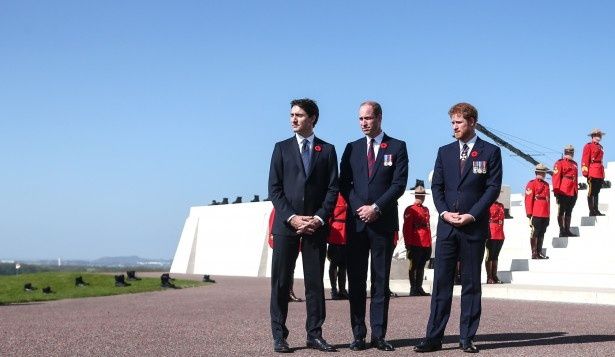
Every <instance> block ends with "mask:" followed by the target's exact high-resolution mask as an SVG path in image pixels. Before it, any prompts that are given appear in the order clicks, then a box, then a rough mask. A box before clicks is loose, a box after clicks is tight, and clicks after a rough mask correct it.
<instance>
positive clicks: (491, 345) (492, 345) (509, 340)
mask: <svg viewBox="0 0 615 357" xmlns="http://www.w3.org/2000/svg"><path fill="white" fill-rule="evenodd" d="M421 340H422V338H409V339H398V340H390V341H389V342H391V343H392V344H393V346H395V347H411V346H415V345H417V344H418V343H419V342H420V341H421ZM611 341H615V335H571V336H569V335H568V333H566V332H527V333H497V334H480V335H478V336H476V341H475V342H476V345H477V346H478V347H479V348H480V349H481V350H492V349H498V348H509V347H529V346H548V345H568V344H579V343H596V342H611ZM442 343H443V344H454V345H456V344H457V343H459V335H453V336H450V335H449V336H444V338H443V339H442ZM345 346H348V345H340V346H339V347H341V348H343V347H345ZM336 347H338V346H336ZM443 349H444V350H447V349H449V348H446V346H444V348H443Z"/></svg>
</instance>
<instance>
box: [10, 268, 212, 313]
mask: <svg viewBox="0 0 615 357" xmlns="http://www.w3.org/2000/svg"><path fill="white" fill-rule="evenodd" d="M78 276H83V280H84V281H85V282H86V283H89V284H90V285H88V286H85V287H76V286H75V278H76V277H78ZM137 276H139V274H138V273H137ZM126 282H127V283H129V284H131V286H127V287H116V286H115V279H114V277H113V275H110V274H92V273H73V272H70V273H58V272H46V273H33V274H23V275H18V276H0V305H6V304H15V303H27V302H33V301H50V300H61V299H75V298H83V297H92V296H108V295H119V294H133V293H142V292H147V291H159V290H165V289H163V288H161V287H160V278H142V280H138V281H126ZM26 283H32V285H33V286H34V287H36V288H37V289H36V290H34V291H30V292H27V291H24V284H26ZM173 283H174V284H175V285H176V286H178V287H182V288H187V287H195V286H202V285H206V284H205V283H202V282H198V281H193V280H175V281H174V282H173ZM46 286H50V287H51V289H52V290H53V291H54V293H53V294H43V288H44V287H46Z"/></svg>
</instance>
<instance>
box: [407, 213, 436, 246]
mask: <svg viewBox="0 0 615 357" xmlns="http://www.w3.org/2000/svg"><path fill="white" fill-rule="evenodd" d="M403 233H404V242H405V243H406V245H407V246H409V245H413V246H416V247H424V248H428V247H431V228H430V227H429V209H428V208H427V207H425V206H423V205H421V204H413V205H410V206H408V207H407V208H406V210H405V211H404V226H403Z"/></svg>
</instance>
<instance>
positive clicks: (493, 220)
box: [489, 219, 504, 224]
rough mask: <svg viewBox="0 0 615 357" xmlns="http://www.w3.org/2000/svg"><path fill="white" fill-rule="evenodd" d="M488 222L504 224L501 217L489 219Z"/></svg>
mask: <svg viewBox="0 0 615 357" xmlns="http://www.w3.org/2000/svg"><path fill="white" fill-rule="evenodd" d="M489 223H496V224H504V221H502V220H501V219H490V220H489Z"/></svg>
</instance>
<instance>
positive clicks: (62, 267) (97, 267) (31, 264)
mask: <svg viewBox="0 0 615 357" xmlns="http://www.w3.org/2000/svg"><path fill="white" fill-rule="evenodd" d="M171 263H172V260H171V259H151V258H141V257H138V256H136V255H133V256H126V257H102V258H98V259H95V260H76V259H66V260H60V261H59V262H58V260H50V259H40V260H19V261H7V260H4V261H2V262H1V263H0V275H13V274H15V273H16V269H15V265H16V264H19V265H20V269H19V273H20V274H23V273H35V272H41V271H83V270H87V271H121V270H128V269H130V270H137V271H146V270H149V271H168V270H169V269H170V268H171Z"/></svg>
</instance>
